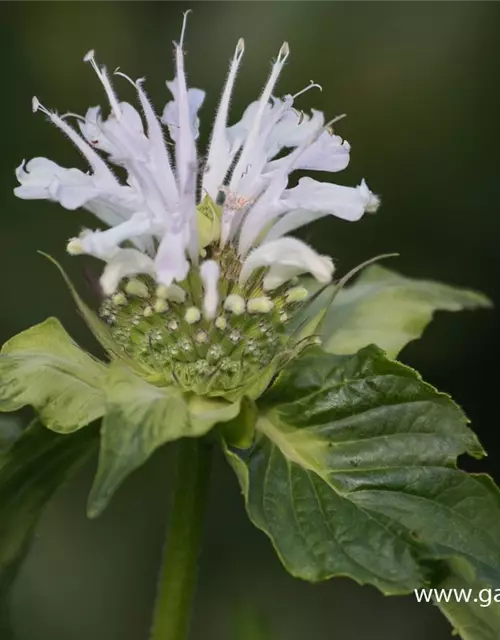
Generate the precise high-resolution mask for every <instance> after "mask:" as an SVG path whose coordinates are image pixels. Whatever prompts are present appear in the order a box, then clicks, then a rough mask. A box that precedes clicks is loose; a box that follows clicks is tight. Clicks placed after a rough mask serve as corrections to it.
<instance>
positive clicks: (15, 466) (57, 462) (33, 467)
mask: <svg viewBox="0 0 500 640" xmlns="http://www.w3.org/2000/svg"><path fill="white" fill-rule="evenodd" d="M97 442H98V440H97V432H96V429H94V428H93V427H89V428H88V429H82V430H81V431H79V432H78V433H75V434H71V435H60V434H56V433H53V432H51V431H49V430H48V429H46V428H45V427H43V426H42V425H41V423H40V422H39V421H37V420H35V421H34V422H33V423H32V424H31V425H30V426H29V427H28V428H27V429H26V430H25V431H24V433H23V435H22V436H21V437H20V438H19V440H17V441H16V442H15V443H14V444H13V445H12V447H11V448H10V449H9V450H8V451H7V452H5V453H3V454H2V455H0V600H1V601H2V603H5V598H6V595H7V593H8V590H9V587H10V585H11V584H12V582H13V581H14V579H15V577H16V575H17V570H18V568H19V565H20V563H21V561H22V559H23V558H24V556H25V554H26V552H27V550H28V548H29V544H30V542H31V538H32V534H33V531H34V528H35V526H36V523H37V521H38V518H39V517H40V515H41V513H42V512H43V510H44V508H45V506H46V505H47V503H48V501H49V500H50V499H51V497H52V496H53V494H54V492H55V491H56V490H57V489H58V488H59V487H60V486H61V485H62V484H63V483H64V482H65V481H66V479H67V478H68V477H69V475H70V474H72V473H73V472H74V471H75V470H76V469H77V468H78V467H79V466H80V465H81V464H83V462H85V460H87V458H88V457H89V456H90V455H91V454H92V453H93V452H94V450H95V449H96V445H97ZM4 613H5V612H4ZM2 623H3V624H6V623H5V620H2ZM0 626H1V625H0ZM2 630H3V627H2ZM2 637H3V636H2Z"/></svg>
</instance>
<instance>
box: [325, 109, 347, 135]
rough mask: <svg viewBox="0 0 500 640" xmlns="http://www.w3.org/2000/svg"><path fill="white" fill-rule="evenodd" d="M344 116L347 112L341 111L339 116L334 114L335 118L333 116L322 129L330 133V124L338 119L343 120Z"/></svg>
mask: <svg viewBox="0 0 500 640" xmlns="http://www.w3.org/2000/svg"><path fill="white" fill-rule="evenodd" d="M346 117H347V113H341V114H340V115H339V116H335V118H333V119H332V120H330V121H329V122H327V123H326V124H325V125H324V126H323V129H326V131H329V132H330V133H332V132H333V129H332V126H333V125H334V124H335V123H336V122H338V121H339V120H343V119H344V118H346Z"/></svg>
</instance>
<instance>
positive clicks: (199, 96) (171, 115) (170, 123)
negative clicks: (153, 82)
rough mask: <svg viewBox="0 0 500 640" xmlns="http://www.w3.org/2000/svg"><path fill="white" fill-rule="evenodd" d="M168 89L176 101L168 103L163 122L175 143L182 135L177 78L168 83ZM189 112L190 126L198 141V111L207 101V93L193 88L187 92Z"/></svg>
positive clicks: (162, 118)
mask: <svg viewBox="0 0 500 640" xmlns="http://www.w3.org/2000/svg"><path fill="white" fill-rule="evenodd" d="M166 84H167V87H168V88H169V89H170V92H171V93H172V95H173V96H174V100H171V101H170V102H167V104H166V105H165V108H164V110H163V115H162V117H161V121H162V122H163V124H166V125H167V127H168V132H169V134H170V137H171V138H172V140H173V141H174V142H178V141H179V135H180V122H179V104H178V102H177V100H178V98H177V95H178V90H177V78H174V79H173V80H172V81H171V82H167V83H166ZM187 100H188V111H189V125H190V130H191V131H192V135H193V138H194V139H195V140H197V139H198V136H199V135H200V119H199V117H198V111H199V109H200V107H201V105H202V104H203V102H204V100H205V92H204V91H202V90H201V89H196V88H194V87H192V88H191V89H188V90H187Z"/></svg>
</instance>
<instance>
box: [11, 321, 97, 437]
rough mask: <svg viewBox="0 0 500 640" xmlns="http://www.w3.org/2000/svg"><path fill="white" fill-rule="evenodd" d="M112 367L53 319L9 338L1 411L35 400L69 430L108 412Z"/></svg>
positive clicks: (59, 427) (52, 422) (51, 423)
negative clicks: (106, 382)
mask: <svg viewBox="0 0 500 640" xmlns="http://www.w3.org/2000/svg"><path fill="white" fill-rule="evenodd" d="M105 375H106V367H105V366H104V365H103V364H102V363H100V362H99V361H98V360H96V359H95V358H93V357H92V356H90V355H89V354H88V353H86V352H85V351H83V350H82V349H80V347H79V346H78V345H76V344H75V343H74V342H73V340H72V339H71V338H70V337H69V335H68V334H67V333H66V331H65V330H64V328H63V327H62V325H61V323H60V322H59V320H57V319H56V318H48V319H47V320H45V321H44V322H42V323H40V324H37V325H35V326H33V327H31V328H30V329H27V330H26V331H23V332H22V333H20V334H18V335H17V336H14V337H13V338H11V339H10V340H9V341H8V342H6V343H5V344H4V346H3V348H2V350H1V354H0V381H1V385H0V411H16V410H17V409H19V408H21V407H24V406H25V405H31V406H33V407H34V409H35V410H36V411H37V412H38V414H39V415H40V418H41V420H42V421H43V422H44V424H45V425H46V426H47V427H48V428H49V429H52V430H53V431H58V432H60V433H69V432H70V431H75V430H76V429H79V428H81V427H83V426H85V425H87V424H89V423H90V422H93V421H94V420H96V419H97V418H99V417H100V416H102V414H103V412H104V395H103V392H102V386H103V382H104V378H105Z"/></svg>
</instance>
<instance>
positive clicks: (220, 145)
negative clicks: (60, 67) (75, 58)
mask: <svg viewBox="0 0 500 640" xmlns="http://www.w3.org/2000/svg"><path fill="white" fill-rule="evenodd" d="M185 28H186V15H185V16H184V22H183V26H182V32H181V37H180V40H179V43H175V44H174V48H175V66H176V74H175V78H174V79H173V80H172V81H170V82H167V87H168V89H169V91H170V92H171V94H172V100H171V101H169V102H168V103H167V105H166V107H165V109H164V111H163V114H162V117H161V118H159V117H158V116H157V115H156V113H155V111H154V110H153V107H152V105H151V103H150V101H149V98H148V96H147V94H146V92H145V90H144V88H143V80H137V81H133V80H131V79H130V78H128V77H127V76H125V75H124V74H123V73H121V72H118V71H116V72H115V75H117V76H120V77H121V78H124V79H126V80H127V81H129V82H131V83H132V85H133V86H134V88H135V90H136V92H137V100H138V102H139V104H140V107H141V110H142V115H141V114H140V113H139V112H138V111H137V110H136V108H135V107H133V106H132V105H131V104H129V103H127V102H121V101H120V100H119V98H118V96H117V94H116V93H115V89H114V87H113V84H112V82H111V78H110V76H109V74H108V72H107V70H106V68H105V67H101V66H99V65H98V63H97V62H96V58H95V54H94V52H93V51H90V52H89V53H87V55H86V56H85V57H84V60H85V61H86V62H87V63H89V64H90V65H91V67H92V68H93V69H94V71H95V73H96V74H97V77H98V79H99V81H100V82H101V84H102V85H103V88H104V90H105V93H106V95H107V99H108V102H109V115H107V116H106V115H104V114H103V112H102V111H101V108H100V107H91V108H89V109H88V111H87V113H86V114H85V116H77V115H74V114H66V115H64V116H59V115H57V114H56V113H55V112H52V111H49V110H48V109H46V108H45V107H44V106H42V105H41V103H40V102H39V100H38V99H37V98H34V99H33V110H34V111H41V112H43V113H44V114H45V115H46V116H47V118H48V119H49V120H50V121H51V122H52V123H53V124H54V125H55V126H56V127H58V128H59V129H60V130H61V131H62V132H63V133H64V134H65V135H66V136H67V137H68V138H69V139H70V140H71V141H72V142H73V143H74V144H75V145H76V146H77V148H78V149H79V150H80V151H81V153H82V154H83V156H84V157H85V159H86V161H87V162H88V165H89V171H88V172H87V173H84V172H82V171H80V170H78V169H67V168H63V167H60V166H58V165H57V164H55V163H54V162H52V161H50V160H48V159H46V158H34V159H32V160H30V161H29V162H27V163H26V164H25V163H24V162H23V163H22V165H21V166H20V167H19V168H18V169H17V178H18V180H19V182H20V186H18V187H17V188H16V189H15V193H16V195H17V196H19V197H20V198H25V199H49V200H53V201H56V202H59V203H60V204H61V205H62V206H63V207H65V208H66V209H70V210H72V209H77V208H79V207H83V208H85V209H87V210H89V211H91V212H92V213H93V214H94V215H95V216H96V217H97V218H98V219H99V220H100V221H101V222H102V223H103V224H104V225H106V227H107V228H106V229H104V230H103V229H99V230H93V231H92V230H85V231H83V232H82V233H81V234H80V235H79V236H78V237H75V238H71V239H70V240H69V242H68V246H67V250H68V252H69V253H70V254H71V255H82V254H88V255H92V256H94V257H96V258H99V259H101V260H102V261H104V262H105V266H104V270H103V274H102V276H101V280H100V282H101V287H102V290H103V293H104V295H105V296H106V299H105V302H104V304H103V307H102V309H101V313H102V314H103V316H104V317H105V319H106V320H107V321H108V322H109V323H110V324H111V325H112V327H114V331H115V337H116V339H117V340H119V341H121V342H122V343H123V345H124V346H125V347H126V348H127V349H128V350H129V351H134V354H133V355H134V356H137V357H139V355H141V357H146V355H147V357H148V359H149V362H150V364H154V365H155V366H156V365H158V366H162V367H164V366H167V365H168V366H170V367H173V364H174V363H175V362H177V360H178V358H179V357H181V356H182V357H181V361H182V362H183V363H184V364H185V363H186V362H189V363H190V364H193V366H195V368H196V366H197V365H196V362H197V361H198V360H200V357H201V359H203V360H206V358H207V353H204V352H205V351H206V352H208V351H209V350H210V341H211V336H212V332H218V333H219V334H220V332H221V331H224V332H226V334H227V335H226V337H225V338H224V339H223V340H222V343H221V345H222V347H223V349H222V351H223V353H224V354H225V357H226V358H228V359H229V360H228V362H226V364H225V365H221V366H220V370H221V371H226V372H231V371H233V370H234V369H235V363H238V362H241V361H242V358H243V360H244V358H245V357H246V356H247V355H248V356H249V354H250V352H251V353H252V354H253V356H252V357H254V359H255V357H256V354H257V356H258V357H257V360H259V358H260V361H261V362H263V361H267V360H269V359H272V357H274V355H275V354H276V353H277V352H278V351H279V349H280V345H281V346H282V344H283V342H284V340H285V338H284V337H280V336H282V334H284V331H285V330H284V328H283V324H284V320H283V318H285V319H286V318H288V317H289V313H287V312H285V309H284V307H285V306H286V305H290V304H292V303H291V301H292V300H295V298H294V296H291V295H290V294H287V290H290V288H291V284H290V280H291V279H292V278H294V277H295V276H297V275H299V274H302V273H310V274H312V275H313V276H314V277H315V278H316V279H317V280H318V281H319V282H322V283H327V282H329V281H330V280H331V278H332V274H333V263H332V261H331V259H330V258H329V257H326V256H321V255H319V254H318V253H316V252H315V251H314V250H313V249H312V248H311V247H310V246H308V245H307V244H305V243H304V242H302V241H301V240H298V239H296V238H293V237H290V236H288V235H287V234H289V233H290V232H292V231H294V230H295V229H297V228H298V227H300V226H302V225H304V224H306V223H308V222H310V221H312V220H315V219H318V218H320V217H322V216H325V215H328V214H330V215H334V216H337V217H339V218H343V219H345V220H351V221H354V220H358V219H359V218H361V216H362V215H363V214H364V213H365V211H373V210H374V209H375V208H376V207H377V206H378V199H377V197H376V196H374V195H373V194H372V193H371V192H370V190H369V189H368V187H367V186H366V183H365V182H364V181H362V182H361V184H360V185H359V186H358V187H354V188H351V187H344V186H338V185H334V184H327V183H322V182H319V181H318V180H316V179H313V178H311V177H304V178H301V179H300V180H299V181H298V184H297V186H294V187H289V186H288V182H289V177H290V175H291V174H292V173H293V172H294V171H296V170H306V171H313V172H314V171H328V172H335V171H340V170H342V169H344V168H345V167H346V166H347V164H348V162H349V153H350V147H349V145H348V143H347V142H345V141H343V140H342V139H341V138H340V137H339V136H337V135H336V134H334V132H333V129H332V124H333V122H334V121H330V122H326V123H325V118H324V116H323V114H322V113H321V112H319V111H314V110H313V111H312V112H311V115H305V114H304V113H303V112H302V111H298V110H297V109H296V107H295V102H296V100H297V99H298V98H299V96H300V95H302V94H303V93H305V92H306V91H307V90H309V89H312V88H314V87H318V85H316V84H314V83H311V84H310V85H309V86H308V87H306V88H305V89H303V90H302V91H299V92H298V93H296V94H295V95H285V96H283V97H276V95H275V93H276V87H277V83H278V79H279V76H280V73H281V71H282V69H283V67H284V65H285V63H286V61H287V60H288V57H289V54H290V50H289V46H288V44H287V43H286V42H285V43H284V44H283V45H282V46H281V48H280V50H279V52H278V56H277V58H276V60H275V61H274V63H273V65H272V69H271V73H270V75H269V78H268V80H267V82H266V84H265V86H264V88H263V90H262V93H261V95H260V97H259V99H258V100H256V101H255V102H253V103H251V104H250V105H249V106H248V107H247V109H246V110H245V112H244V113H243V116H242V117H241V119H240V121H239V122H237V123H236V124H233V125H229V124H228V120H229V107H230V102H231V96H232V93H233V89H234V85H235V81H236V77H237V74H238V71H239V68H240V64H241V61H242V57H243V53H244V42H243V40H239V41H238V43H237V46H236V49H235V52H234V55H233V58H232V60H231V63H230V67H229V73H228V75H227V79H226V82H225V85H224V88H223V91H222V95H221V99H220V103H219V107H218V110H217V113H216V116H215V121H214V125H213V129H212V133H211V137H210V143H209V147H208V150H207V153H206V158H205V161H204V162H202V163H199V162H198V157H199V151H198V150H197V138H198V133H199V118H198V111H199V109H200V107H201V106H202V104H203V101H204V97H205V93H204V92H203V91H202V90H200V89H195V88H189V87H188V84H187V79H186V72H185V68H184V36H185ZM73 118H74V119H76V124H77V126H76V127H75V126H72V125H71V124H70V123H69V122H68V120H71V119H73ZM162 125H164V126H162ZM167 136H168V138H169V140H168V142H167ZM112 165H116V166H119V167H121V168H123V169H124V170H125V171H126V174H127V180H126V183H123V182H121V181H120V180H119V179H118V177H117V176H116V175H115V173H114V172H113V170H112V168H111V166H112ZM141 285H142V286H141ZM140 290H141V291H140ZM179 291H180V292H181V293H179ZM175 292H176V293H175ZM117 300H118V302H116V301H117ZM293 304H297V302H296V301H295V302H293ZM176 305H177V306H181V305H184V306H183V311H182V313H181V312H180V310H179V309H177V310H176ZM288 311H290V309H289V310H288ZM226 317H227V318H226ZM264 317H267V318H268V320H269V323H268V324H266V325H265V327H266V328H267V329H269V327H271V329H272V331H271V329H270V331H271V334H272V336H274V337H271V338H270V335H267V334H266V332H263V331H259V327H260V328H261V329H262V326H261V325H262V318H264ZM231 322H232V323H233V324H230V323H231ZM247 325H248V326H247ZM174 326H175V329H172V328H170V329H169V327H174ZM222 326H224V327H225V328H224V330H222V329H221V327H222ZM194 327H196V331H197V332H198V333H197V334H196V335H197V336H198V339H197V338H196V335H195V334H194V333H193V331H194ZM273 327H274V329H273ZM179 328H181V329H183V331H184V333H182V337H181V338H179V339H177V337H176V336H175V335H174V334H175V332H176V331H178V329H179ZM134 331H138V332H139V334H140V336H137V335H135V334H134ZM273 331H274V332H275V333H276V332H277V333H276V335H274V333H273ZM200 332H201V333H200ZM254 333H255V334H256V336H257V337H255V336H253V334H254ZM267 333H268V334H269V331H268V332H267ZM278 334H279V335H278ZM179 335H181V334H179ZM266 335H267V337H266V338H265V340H264V338H263V339H262V340H261V339H260V338H262V336H266ZM141 336H142V337H141ZM186 336H188V338H189V339H188V338H186ZM205 336H206V339H205ZM244 336H245V337H246V340H247V342H248V340H253V342H252V343H251V346H252V349H251V350H249V349H248V344H246V343H245V346H244V347H241V339H242V338H243V337H244ZM249 336H250V337H249ZM259 336H260V338H259ZM201 337H203V340H201ZM139 338H140V339H139ZM191 338H192V340H191ZM263 340H264V342H265V345H266V346H265V348H264V347H263V345H262V344H261V343H262V341H263ZM224 341H226V342H224ZM224 344H226V347H227V348H226V347H224ZM205 345H207V346H205ZM238 345H240V346H238ZM159 347H161V348H159ZM136 352H137V353H136ZM201 352H203V353H201ZM145 354H146V355H145ZM211 360H212V364H213V360H214V358H213V357H212V358H211ZM222 361H223V358H222V360H221V362H222ZM228 363H232V364H231V365H230V364H228ZM240 369H241V368H240ZM184 370H186V367H184V369H183V371H184ZM198 370H199V371H201V370H204V371H205V370H206V367H202V366H201V365H199V366H198ZM242 371H244V368H243V369H241V371H240V373H241V372H242ZM173 375H174V377H176V379H178V378H179V373H178V372H174V374H173ZM183 375H184V374H183ZM186 375H187V374H186ZM210 375H212V376H213V375H214V374H213V371H212V373H211V374H210ZM241 375H244V373H241ZM187 377H189V376H187ZM185 384H186V385H187V386H189V383H188V382H186V381H185Z"/></svg>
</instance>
